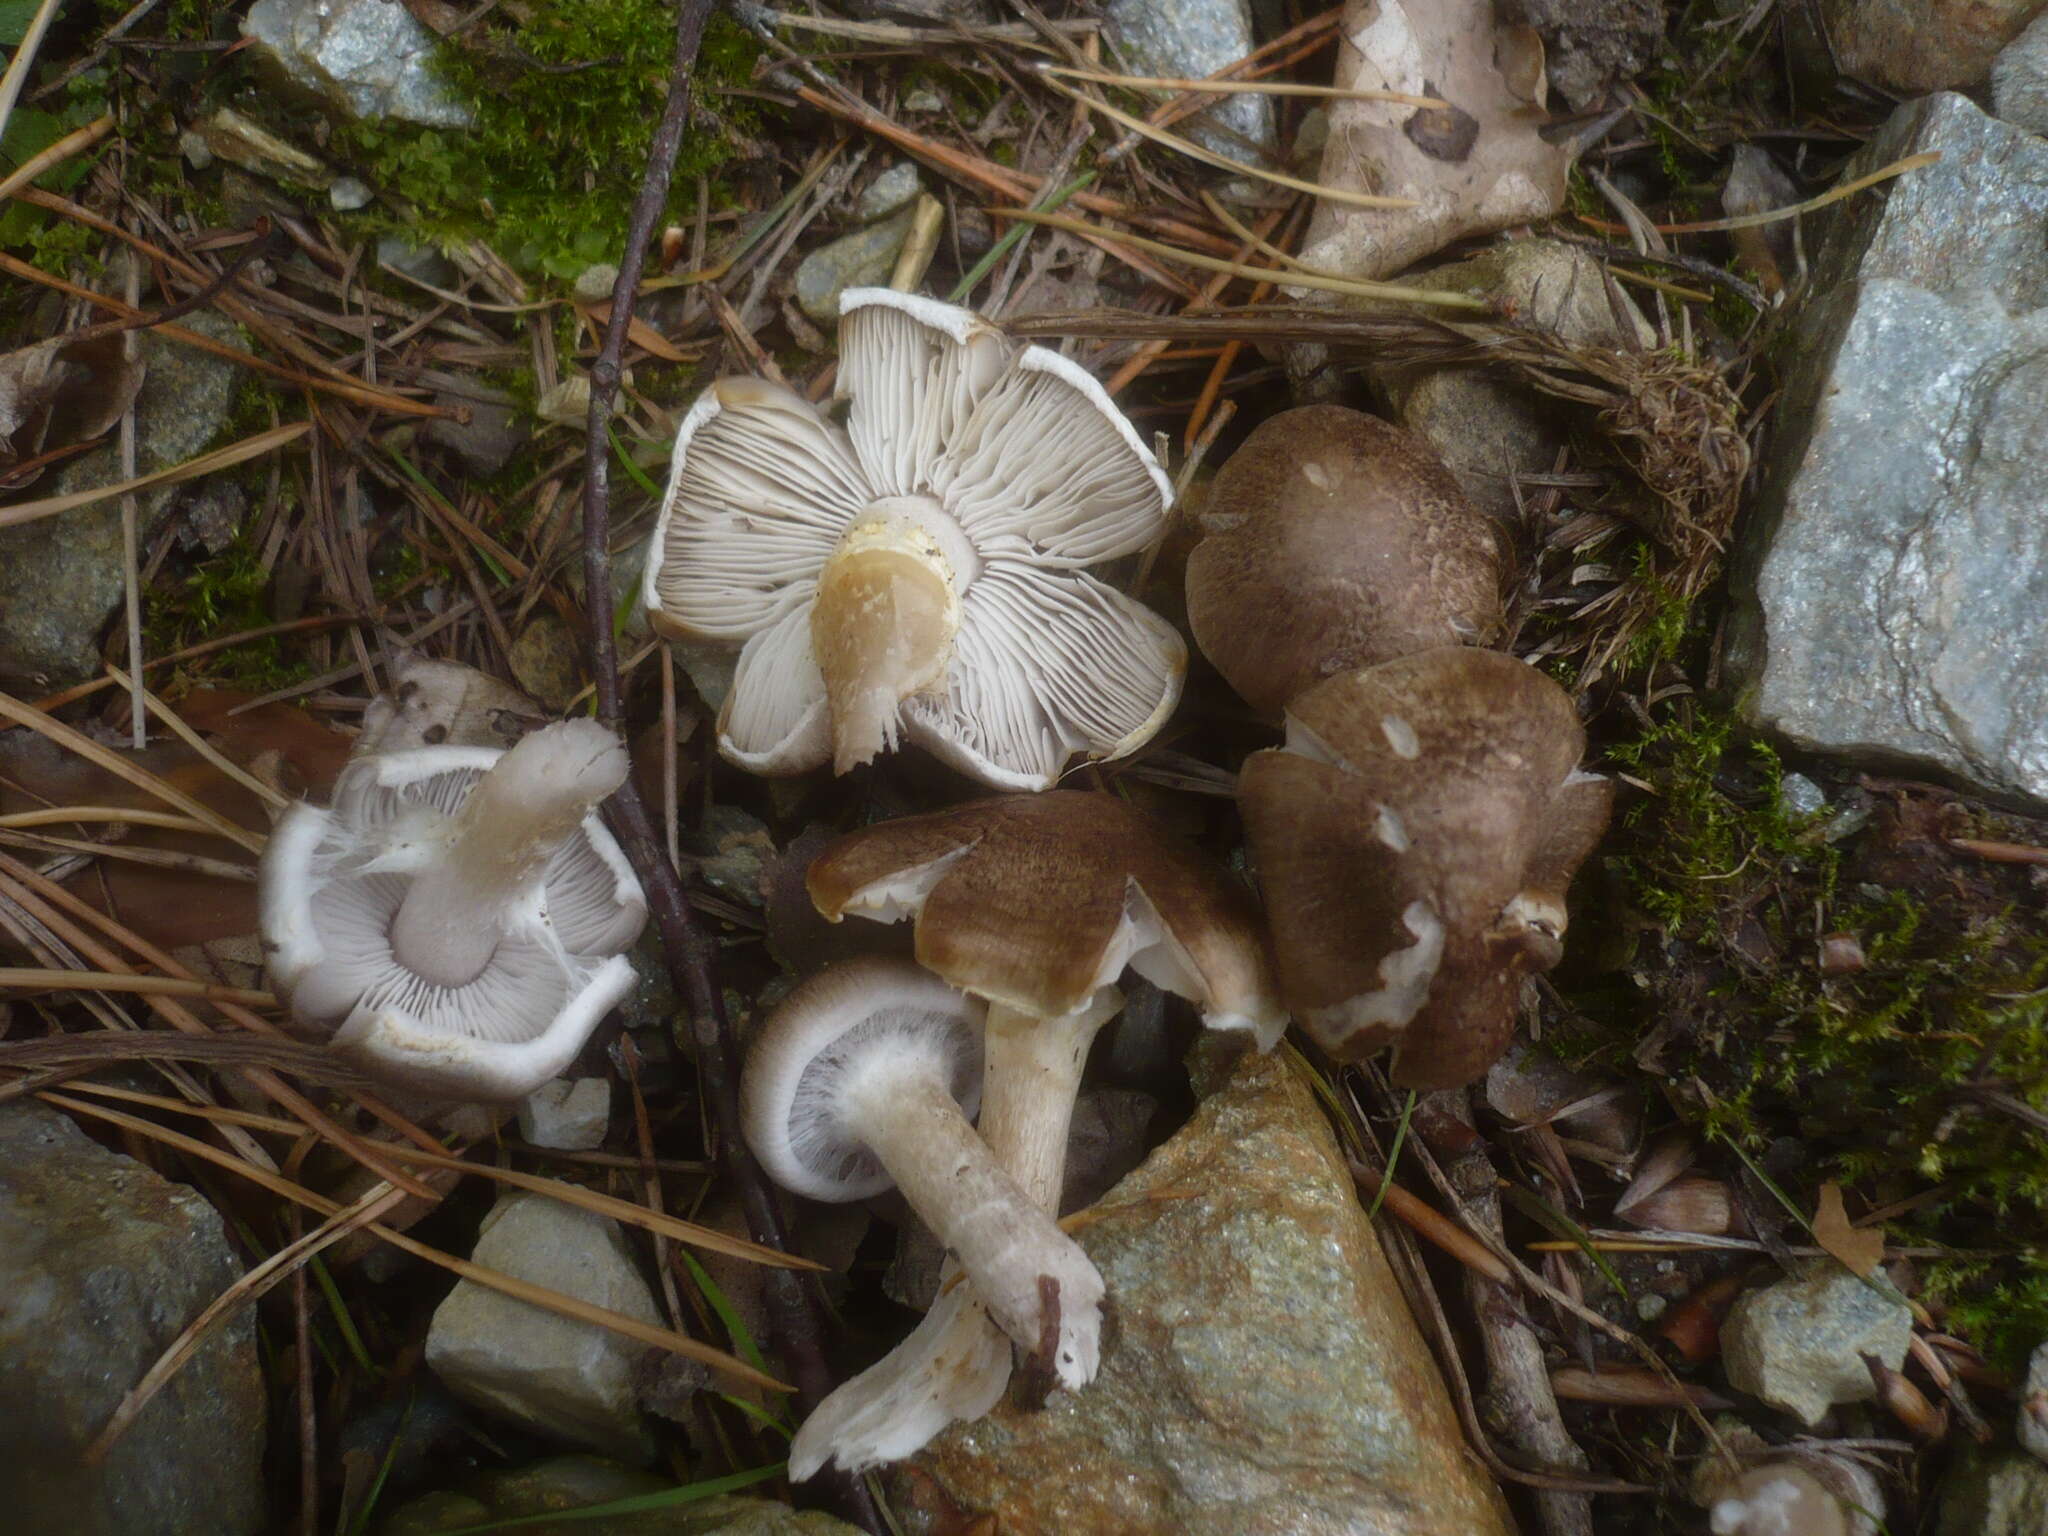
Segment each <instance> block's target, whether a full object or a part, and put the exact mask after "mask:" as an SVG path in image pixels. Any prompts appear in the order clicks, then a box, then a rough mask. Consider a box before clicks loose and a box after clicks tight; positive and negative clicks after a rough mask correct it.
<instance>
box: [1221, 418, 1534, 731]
mask: <svg viewBox="0 0 2048 1536" xmlns="http://www.w3.org/2000/svg"><path fill="white" fill-rule="evenodd" d="M1199 521H1200V523H1201V525H1202V526H1203V527H1204V528H1205V529H1206V530H1208V531H1207V533H1206V534H1205V535H1204V537H1203V539H1202V542H1201V543H1199V544H1197V545H1196V546H1195V549H1194V552H1193V553H1192V554H1191V555H1190V556H1189V557H1188V576H1187V598H1188V627H1189V628H1190V629H1192V630H1193V631H1194V635H1195V644H1197V645H1198V646H1200V647H1201V649H1202V654H1203V655H1204V656H1207V657H1208V658H1209V660H1210V662H1211V663H1213V664H1214V666H1215V668H1216V670H1217V671H1219V672H1221V673H1222V674H1223V677H1224V680H1225V681H1227V682H1228V683H1229V684H1230V686H1231V687H1232V688H1234V689H1236V690H1237V693H1238V695H1239V697H1241V698H1242V699H1243V700H1244V701H1245V702H1246V703H1247V704H1249V705H1251V706H1252V708H1253V709H1255V710H1257V711H1258V712H1259V713H1260V714H1262V715H1265V716H1268V717H1274V716H1277V715H1279V714H1280V712H1281V710H1283V709H1284V708H1285V707H1286V705H1287V701H1288V700H1289V699H1291V698H1293V697H1294V696H1295V695H1296V694H1297V693H1300V692H1301V691H1302V690H1303V689H1304V688H1307V687H1310V686H1312V685H1313V684H1315V683H1319V682H1321V681H1322V680H1323V679H1324V678H1326V677H1332V676H1335V675H1336V674H1337V673H1340V672H1348V671H1351V670H1353V669H1354V668H1357V667H1368V666H1371V665H1373V664H1374V663H1375V662H1381V661H1386V660H1389V659H1391V658H1392V657H1395V656H1405V655H1408V654H1410V653H1411V652H1414V651H1423V650H1429V649H1431V648H1433V647H1435V646H1439V645H1484V644H1486V643H1487V642H1488V640H1489V639H1491V637H1492V635H1493V632H1494V631H1495V630H1496V629H1497V628H1498V627H1499V625H1500V591H1499V585H1500V568H1499V567H1500V551H1499V547H1498V544H1497V542H1496V539H1495V535H1494V531H1493V525H1492V524H1491V523H1490V522H1489V521H1488V519H1487V517H1486V515H1485V514H1484V513H1482V512H1480V511H1479V510H1478V509H1477V508H1475V507H1474V506H1473V505H1472V504H1471V502H1469V501H1468V500H1466V498H1465V493H1464V492H1463V491H1462V490H1460V489H1459V488H1458V482H1457V481H1456V480H1455V479H1453V478H1452V476H1451V472H1450V471H1449V470H1447V469H1445V468H1444V466H1443V465H1442V464H1441V463H1439V462H1438V461H1437V459H1436V457H1435V455H1433V454H1432V453H1431V452H1430V451H1429V449H1428V447H1427V446H1426V445H1425V444H1424V443H1423V442H1422V441H1421V439H1419V438H1417V437H1415V436H1414V435H1413V434H1412V433H1409V432H1406V431H1403V430H1402V429H1401V428H1399V427H1395V426H1390V425H1388V424H1387V423H1386V422H1384V421H1381V420H1379V419H1378V418H1377V417H1373V416H1367V415H1365V414H1363V413H1362V412H1359V411H1353V410H1349V409H1346V408H1345V407H1343V406H1339V405H1305V406H1302V407H1300V408H1298V409H1296V410H1291V411H1282V412H1281V413H1280V414H1279V415H1277V416H1273V417H1270V418H1268V419H1267V420H1266V421H1264V422H1262V423H1261V424H1260V425H1259V426H1258V428H1257V429H1256V430H1254V431H1253V432H1252V434H1251V436H1249V437H1247V438H1246V439H1245V440H1244V445H1243V446H1242V447H1240V448H1239V449H1238V450H1237V452H1235V453H1234V454H1232V455H1231V456H1230V459H1229V461H1228V462H1227V463H1225V464H1224V466H1223V467H1222V469H1220V470H1218V471H1217V473H1216V479H1215V481H1214V483H1213V484H1212V485H1211V487H1210V489H1209V495H1208V499H1207V500H1206V501H1205V502H1204V503H1203V506H1202V511H1201V515H1200V519H1199Z"/></svg>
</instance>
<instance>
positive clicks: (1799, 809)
mask: <svg viewBox="0 0 2048 1536" xmlns="http://www.w3.org/2000/svg"><path fill="white" fill-rule="evenodd" d="M1778 794H1779V797H1780V798H1781V799H1782V800H1783V801H1784V805H1785V809H1786V811H1788V812H1789V813H1790V814H1792V815H1794V816H1818V815H1819V814H1820V813H1821V812H1822V811H1824V810H1826V809H1827V808H1828V796H1827V791H1826V790H1824V789H1822V788H1821V787H1820V786H1819V785H1818V784H1816V783H1814V782H1813V780H1811V779H1809V778H1808V777H1807V776H1806V775H1805V774H1803V773H1788V774H1786V775H1785V776H1784V778H1782V779H1780V780H1779V781H1778Z"/></svg>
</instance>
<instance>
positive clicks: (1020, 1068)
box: [979, 987, 1123, 1375]
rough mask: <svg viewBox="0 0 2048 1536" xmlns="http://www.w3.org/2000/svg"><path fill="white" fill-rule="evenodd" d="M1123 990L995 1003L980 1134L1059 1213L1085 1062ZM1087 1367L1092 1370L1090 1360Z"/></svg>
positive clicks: (1036, 1197)
mask: <svg viewBox="0 0 2048 1536" xmlns="http://www.w3.org/2000/svg"><path fill="white" fill-rule="evenodd" d="M1122 1007H1123V994H1122V993H1120V992H1118V991H1117V990H1116V989H1115V988H1114V987H1105V988H1103V989H1102V990H1101V991H1100V992H1099V993H1097V994H1096V996H1095V997H1094V998H1092V999H1091V1000H1090V1001H1089V1003H1088V1004H1087V1006H1085V1007H1084V1008H1082V1009H1081V1010H1080V1011H1079V1012H1077V1013H1070V1014H1067V1015H1065V1016H1064V1017H1061V1018H1057V1019H1041V1018H1038V1017H1036V1016H1035V1015H1033V1014H1031V1013H1028V1012H1026V1011H1024V1010H1022V1009H1018V1008H1012V1007H1010V1006H1008V1005H1007V1004H1004V1003H998V1002H991V1003H990V1004H989V1007H988V1032H987V1035H986V1036H985V1038H984V1041H983V1045H982V1050H983V1052H984V1055H983V1061H984V1063H985V1065H984V1067H983V1072H982V1079H981V1119H980V1121H979V1126H980V1130H981V1139H982V1141H983V1142H985V1143H986V1144H987V1146H988V1149H989V1151H990V1152H992V1153H993V1154H994V1155H995V1159H996V1161H997V1162H998V1163H1000V1164H1002V1166H1003V1167H1004V1169H1005V1170H1007V1171H1008V1173H1009V1175H1010V1177H1011V1178H1013V1179H1015V1180H1016V1181H1017V1183H1018V1186H1019V1187H1020V1188H1022V1189H1023V1191H1024V1193H1025V1194H1027V1195H1029V1196H1030V1197H1031V1198H1032V1200H1033V1201H1035V1202H1036V1203H1037V1204H1038V1206H1039V1207H1040V1208H1041V1209H1043V1210H1045V1211H1047V1212H1050V1213H1051V1214H1053V1215H1058V1213H1059V1201H1060V1189H1061V1186H1062V1183H1063V1180H1064V1177H1065V1174H1066V1167H1067V1132H1068V1129H1069V1128H1070V1127H1071V1126H1072V1124H1073V1120H1074V1103H1075V1101H1076V1100H1077V1099H1079V1098H1080V1096H1081V1069H1082V1068H1083V1067H1085V1066H1086V1065H1087V1063H1088V1048H1089V1046H1090V1045H1092V1044H1093V1043H1094V1040H1095V1035H1096V1031H1098V1030H1099V1029H1101V1028H1102V1026H1103V1025H1104V1024H1105V1023H1107V1022H1108V1021H1109V1020H1110V1019H1112V1018H1114V1017H1116V1014H1117V1011H1118V1010H1119V1009H1120V1008H1122ZM1089 1374H1090V1375H1093V1374H1094V1370H1093V1365H1092V1363H1091V1365H1090V1368H1089Z"/></svg>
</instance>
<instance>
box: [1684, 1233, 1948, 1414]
mask: <svg viewBox="0 0 2048 1536" xmlns="http://www.w3.org/2000/svg"><path fill="white" fill-rule="evenodd" d="M1912 1336H1913V1312H1912V1309H1911V1308H1910V1307H1908V1306H1907V1305H1906V1303H1905V1301H1904V1299H1903V1298H1901V1297H1900V1296H1899V1295H1898V1294H1897V1293H1896V1292H1894V1291H1892V1290H1891V1288H1890V1287H1889V1286H1887V1285H1885V1283H1884V1281H1883V1280H1882V1279H1881V1278H1879V1279H1875V1280H1864V1279H1861V1278H1859V1277H1858V1276H1856V1275H1853V1274H1851V1273H1850V1272H1849V1271H1848V1270H1846V1269H1844V1268H1843V1267H1842V1266H1841V1265H1840V1264H1838V1263H1836V1262H1835V1261H1834V1260H1832V1259H1827V1260H1820V1261H1816V1262H1815V1263H1813V1264H1811V1265H1809V1266H1808V1267H1807V1268H1806V1269H1804V1270H1802V1271H1801V1272H1800V1273H1799V1274H1797V1275H1793V1276H1791V1277H1789V1278H1787V1279H1784V1280H1780V1281H1778V1282H1776V1283H1775V1284H1772V1285H1766V1286H1763V1287H1760V1288H1759V1289H1757V1290H1753V1291H1746V1292H1744V1293H1743V1294H1742V1295H1741V1296H1739V1297H1737V1298H1736V1301H1735V1305H1734V1306H1733V1307H1731V1308H1729V1310H1728V1320H1727V1322H1726V1323H1725V1324H1723V1325H1722V1329H1721V1357H1722V1363H1723V1364H1724V1366H1725V1367H1726V1369H1727V1372H1728V1380H1729V1381H1730V1382H1731V1383H1732V1384H1733V1385H1734V1386H1735V1387H1737V1388H1738V1389H1740V1390H1741V1391H1744V1392H1748V1393H1750V1394H1751V1395H1752V1396H1755V1397H1760V1398H1762V1399H1763V1400H1764V1401H1765V1402H1767V1403H1769V1404H1770V1405H1771V1406H1772V1407H1774V1408H1782V1409H1783V1410H1785V1412H1787V1413H1791V1414H1796V1415H1797V1416H1798V1417H1799V1418H1800V1419H1801V1420H1803V1421H1804V1422H1805V1423H1806V1424H1807V1425H1808V1426H1809V1427H1811V1426H1812V1425H1815V1424H1818V1423H1819V1422H1820V1421H1821V1418H1822V1417H1823V1416H1824V1415H1825V1414H1826V1413H1827V1411H1828V1410H1829V1409H1830V1408H1832V1407H1834V1406H1835V1405H1836V1404H1837V1403H1861V1402H1867V1401H1868V1400H1869V1399H1871V1398H1872V1397H1875V1396H1876V1395H1877V1388H1876V1386H1875V1385H1874V1384H1873V1383H1872V1382H1871V1379H1870V1372H1869V1370H1868V1369H1867V1368H1866V1367H1865V1365H1864V1364H1863V1357H1864V1356H1865V1355H1876V1356H1877V1357H1878V1358H1879V1359H1880V1360H1882V1361H1883V1362H1884V1363H1885V1364H1886V1365H1888V1366H1890V1367H1891V1368H1892V1369H1893V1370H1897V1369H1898V1368H1899V1366H1900V1364H1901V1363H1902V1362H1903V1361H1904V1360H1905V1358H1906V1346H1907V1344H1908V1343H1909V1342H1910V1341H1911V1339H1912Z"/></svg>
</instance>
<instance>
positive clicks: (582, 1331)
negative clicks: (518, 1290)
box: [427, 1191, 661, 1461]
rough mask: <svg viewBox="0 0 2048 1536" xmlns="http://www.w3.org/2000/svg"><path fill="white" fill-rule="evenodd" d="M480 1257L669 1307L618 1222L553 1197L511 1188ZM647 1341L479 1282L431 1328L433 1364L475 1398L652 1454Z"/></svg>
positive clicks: (585, 1296) (572, 1286)
mask: <svg viewBox="0 0 2048 1536" xmlns="http://www.w3.org/2000/svg"><path fill="white" fill-rule="evenodd" d="M471 1257H472V1258H473V1259H474V1260H475V1261H476V1262H477V1263H478V1264H483V1265H487V1266H489V1267H490V1268H492V1269H496V1270H502V1271H503V1272H504V1273H506V1274H508V1275H513V1276H515V1277H517V1278H518V1279H521V1280H527V1281H531V1282H532V1283H533V1284H535V1285H544V1286H546V1287H548V1288H549V1289H550V1290H556V1291H561V1292H563V1293H565V1294H566V1295H570V1296H574V1297H577V1298H579V1299H580V1300H583V1301H587V1302H591V1303H593V1304H594V1305H596V1306H600V1307H608V1308H610V1309H611V1310H612V1311H614V1312H623V1313H625V1314H626V1315H627V1316H628V1317H636V1318H639V1319H640V1320H641V1321H643V1322H647V1323H652V1324H655V1325H657V1326H659V1325H660V1323H661V1314H660V1313H659V1312H657V1311H656V1310H655V1307H654V1297H653V1295H652V1294H651V1293H650V1292H649V1290H648V1288H647V1282H646V1281H645V1280H644V1279H642V1278H641V1275H640V1271H639V1270H638V1269H637V1268H636V1267H635V1266H634V1264H633V1260H632V1256H631V1255H630V1254H628V1253H627V1251H626V1244H625V1240H624V1238H623V1237H621V1235H620V1233H619V1225H618V1223H617V1222H615V1221H612V1220H611V1219H610V1218H609V1217H604V1216H598V1215H595V1214H593V1213H591V1212H589V1211H584V1210H579V1209H577V1208H576V1207H575V1206H573V1205H564V1204H563V1203H562V1202H561V1201H559V1200H551V1199H549V1198H548V1197H547V1196H545V1195H534V1194H525V1193H521V1192H518V1191H512V1192H509V1193H507V1194H505V1195H503V1196H501V1197H500V1198H499V1200H498V1203H497V1205H496V1207H495V1208H493V1210H492V1211H491V1214H490V1215H489V1216H488V1217H486V1218H485V1220H484V1228H483V1233H482V1235H481V1236H480V1237H478V1239H477V1244H476V1251H475V1252H474V1253H473V1254H472V1255H471ZM645 1352H646V1346H645V1345H641V1344H635V1343H634V1342H633V1341H632V1340H630V1339H626V1338H621V1337H620V1336H619V1335H617V1334H615V1333H611V1332H609V1331H607V1330H606V1329H603V1328H599V1327H597V1326H595V1325H594V1324H590V1323H583V1322H578V1321H576V1320H575V1319H573V1318H567V1317H561V1316H558V1315H557V1314H555V1313H553V1312H549V1311H547V1310H545V1309H543V1308H541V1307H536V1306H532V1305H529V1304H528V1303H526V1302H523V1301H517V1300H515V1299H513V1298H512V1297H510V1296H507V1295H505V1294H503V1293H502V1292H499V1291H493V1290H490V1289H487V1288H486V1287H484V1286H481V1285H478V1284H476V1283H475V1282H473V1281H469V1280H463V1281H460V1282H458V1283H457V1284H456V1287H455V1289H454V1290H453V1291H451V1292H449V1293H448V1299H447V1300H445V1301H443V1302H442V1303H441V1305H440V1307H439V1308H437V1309H436V1310H435V1312H434V1321H433V1323H432V1325H431V1326H430V1327H429V1328H428V1330H427V1364H428V1365H430V1366H432V1367H433V1369H434V1372H435V1374H436V1375H438V1376H439V1377H440V1378H441V1380H442V1381H443V1382H444V1383H445V1384H446V1385H447V1387H448V1390H449V1391H451V1392H453V1393H454V1394H455V1395H456V1396H457V1397H460V1398H462V1399H463V1400H465V1401H466V1402H471V1403H475V1404H476V1405H477V1406H478V1407H481V1408H485V1409H488V1410H490V1411H491V1412H493V1413H500V1414H503V1415H504V1416H505V1417H507V1418H509V1419H513V1420H516V1421H518V1422H519V1423H522V1424H525V1425H527V1426H528V1427H529V1428H532V1429H534V1430H537V1431H539V1432H540V1433H542V1434H548V1435H556V1436H559V1437H561V1438H562V1439H564V1440H570V1441H574V1442H577V1443H580V1444H583V1445H590V1446H595V1447H596V1448H597V1449H599V1450H601V1451H605V1452H608V1453H610V1454H612V1455H615V1456H619V1457H621V1458H623V1459H625V1460H628V1461H645V1460H647V1459H648V1457H650V1456H651V1455H652V1454H653V1450H654V1442H653V1439H652V1437H651V1436H650V1435H649V1433H648V1430H647V1426H646V1425H645V1423H643V1422H642V1420H641V1417H640V1410H639V1408H638V1406H637V1404H636V1403H635V1400H634V1396H633V1367H634V1365H635V1363H636V1362H637V1361H638V1360H639V1358H640V1357H641V1355H642V1354H644V1353H645Z"/></svg>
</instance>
